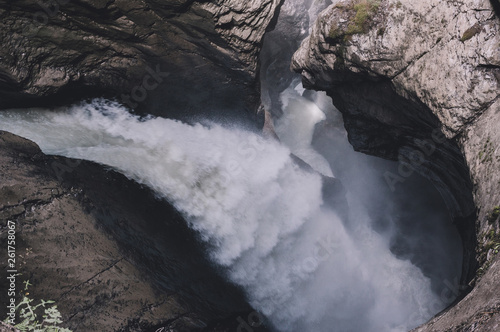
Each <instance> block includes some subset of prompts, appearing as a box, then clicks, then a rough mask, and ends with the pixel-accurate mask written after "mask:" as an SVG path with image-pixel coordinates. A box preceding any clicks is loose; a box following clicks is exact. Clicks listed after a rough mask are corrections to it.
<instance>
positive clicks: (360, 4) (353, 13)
mask: <svg viewBox="0 0 500 332" xmlns="http://www.w3.org/2000/svg"><path fill="white" fill-rule="evenodd" d="M379 7H380V0H357V1H356V2H355V3H354V4H353V5H350V6H348V7H346V6H343V5H337V6H336V7H335V8H338V9H341V10H344V11H346V12H349V13H350V14H349V22H348V25H347V28H346V29H345V30H344V29H342V28H340V27H338V26H336V25H332V27H331V28H330V31H329V33H328V37H329V38H330V39H332V40H333V41H337V42H338V41H341V40H344V41H347V40H349V38H350V37H351V36H353V35H355V34H360V33H366V32H368V30H369V28H370V23H371V22H372V19H373V17H374V16H375V14H376V13H377V11H378V9H379ZM384 32H385V29H384V28H381V29H379V30H378V31H377V35H379V36H381V35H383V33H384Z"/></svg>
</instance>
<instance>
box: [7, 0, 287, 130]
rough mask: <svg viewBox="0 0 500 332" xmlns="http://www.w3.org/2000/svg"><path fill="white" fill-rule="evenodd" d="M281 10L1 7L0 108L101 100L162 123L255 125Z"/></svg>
mask: <svg viewBox="0 0 500 332" xmlns="http://www.w3.org/2000/svg"><path fill="white" fill-rule="evenodd" d="M279 3H280V0H253V1H246V2H240V1H234V0H219V1H214V2H205V1H201V2H199V1H193V0H164V1H163V0H162V1H160V0H146V1H123V0H112V1H102V0H71V1H70V0H50V1H44V2H33V1H24V0H22V1H16V2H12V1H0V8H2V9H0V17H1V23H0V39H1V40H2V46H3V47H2V49H1V50H0V59H1V60H0V108H9V107H24V106H42V105H53V104H62V103H69V102H72V101H74V100H75V99H78V98H82V97H89V96H92V97H94V96H102V95H104V96H107V97H111V98H113V97H114V98H116V99H118V100H119V101H121V102H122V103H124V104H126V105H128V106H129V107H131V108H134V109H139V110H141V111H145V112H147V113H152V114H161V115H164V116H168V117H177V118H183V119H190V118H192V117H194V116H200V115H203V116H209V117H211V118H216V117H225V116H227V117H234V118H240V119H241V118H245V117H246V118H247V119H250V120H254V118H255V114H256V110H257V107H258V105H259V96H258V82H257V80H256V73H257V62H258V61H257V55H258V52H259V50H260V44H261V40H262V37H263V35H264V32H265V31H266V29H267V27H268V26H269V24H270V23H271V21H272V19H273V17H274V16H275V12H276V11H277V8H278V5H279Z"/></svg>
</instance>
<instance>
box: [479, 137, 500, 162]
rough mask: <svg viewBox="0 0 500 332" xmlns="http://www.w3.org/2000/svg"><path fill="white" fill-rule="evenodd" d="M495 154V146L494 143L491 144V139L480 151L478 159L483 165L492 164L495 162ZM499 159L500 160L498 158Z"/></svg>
mask: <svg viewBox="0 0 500 332" xmlns="http://www.w3.org/2000/svg"><path fill="white" fill-rule="evenodd" d="M494 152H495V147H494V146H493V142H491V140H490V138H489V137H488V139H487V140H486V143H484V146H483V148H482V149H481V151H479V154H478V157H479V161H480V162H481V163H485V162H491V161H493V154H494ZM497 159H498V158H497Z"/></svg>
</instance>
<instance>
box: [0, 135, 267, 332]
mask: <svg viewBox="0 0 500 332" xmlns="http://www.w3.org/2000/svg"><path fill="white" fill-rule="evenodd" d="M0 170H1V171H0V229H2V231H1V232H0V242H1V243H3V244H4V243H6V237H7V232H6V231H5V229H6V224H7V221H13V222H14V223H15V225H16V254H17V261H16V265H17V266H16V268H17V270H18V272H19V273H21V275H19V276H18V277H17V291H16V293H17V294H19V295H18V299H17V300H18V301H19V300H20V294H21V289H22V287H23V283H22V281H26V280H29V281H30V283H31V284H32V286H31V287H30V289H29V293H30V294H29V297H30V298H32V299H35V303H38V301H39V300H41V299H44V300H54V301H56V304H57V305H58V309H59V310H60V312H61V314H62V320H63V321H64V326H65V327H68V328H70V329H72V330H74V331H151V332H153V331H156V330H158V329H160V328H161V327H163V328H164V330H169V329H172V330H175V331H222V330H223V328H225V327H231V326H237V325H238V320H237V317H238V316H239V315H240V314H241V315H243V314H244V313H246V314H245V315H248V312H250V311H251V308H250V307H249V305H248V304H246V302H245V300H244V298H243V295H242V294H241V292H240V291H239V290H238V289H235V287H234V286H231V285H229V284H228V283H226V282H225V281H224V280H223V279H222V277H221V276H220V275H219V274H218V273H217V272H216V271H214V269H213V268H212V267H211V265H210V263H209V261H208V258H206V256H205V254H204V248H202V247H201V245H199V244H198V243H199V242H198V241H197V240H196V234H194V232H193V231H191V230H190V229H188V228H187V226H186V223H185V221H184V220H183V218H182V217H181V216H180V215H179V214H178V213H177V212H176V211H175V209H174V208H173V207H171V206H170V205H169V204H168V203H166V202H164V201H158V200H157V199H156V198H155V197H154V195H153V194H152V193H151V192H150V191H149V190H148V189H146V188H142V187H141V186H140V185H138V184H136V183H134V182H132V181H130V180H128V179H126V178H125V177H124V176H122V175H120V174H118V173H115V172H113V171H110V170H106V169H104V168H103V167H102V166H100V165H97V164H94V163H90V162H83V161H78V160H71V159H66V158H60V157H50V156H46V155H44V154H43V153H42V152H41V151H40V149H39V148H38V146H36V145H35V144H34V143H32V142H30V141H28V140H25V139H22V138H20V137H17V136H14V135H12V134H9V133H6V132H0ZM6 255H7V251H6V250H2V251H1V256H0V258H1V260H0V261H1V262H7V258H6ZM2 270H3V271H5V270H6V268H5V266H2ZM2 278H5V274H3V276H2ZM6 286H7V285H6V283H3V282H2V283H0V292H2V294H7V291H6ZM7 301H8V299H7V297H6V296H2V297H1V300H0V306H1V307H2V308H5V305H6V303H7ZM0 314H1V315H5V312H4V310H0ZM245 317H246V316H245ZM3 318H4V317H2V319H3ZM211 326H220V327H221V328H220V330H214V329H213V328H212V327H211ZM1 329H2V327H0V330H1ZM235 329H236V327H235V328H232V329H231V330H232V331H234V330H235ZM264 330H265V329H264V328H262V329H261V330H260V331H264ZM256 331H257V330H256Z"/></svg>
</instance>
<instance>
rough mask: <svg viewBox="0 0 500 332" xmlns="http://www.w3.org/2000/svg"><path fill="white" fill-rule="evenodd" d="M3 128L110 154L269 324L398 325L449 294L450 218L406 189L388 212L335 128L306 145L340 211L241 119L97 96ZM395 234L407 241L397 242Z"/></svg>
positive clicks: (65, 147)
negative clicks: (155, 112)
mask: <svg viewBox="0 0 500 332" xmlns="http://www.w3.org/2000/svg"><path fill="white" fill-rule="evenodd" d="M296 97H297V98H305V97H303V96H301V95H299V94H298V95H297V96H296ZM309 101H310V99H309ZM304 102H305V101H304ZM306 104H307V103H306ZM313 104H314V106H315V107H318V108H319V109H321V107H319V106H318V105H317V104H320V103H313ZM290 105H292V104H290ZM307 105H311V106H312V104H307ZM320 105H321V104H320ZM315 111H317V110H315ZM322 112H325V113H324V117H325V119H326V120H327V119H329V118H331V117H333V118H335V114H330V113H329V112H326V111H325V110H322ZM307 123H308V126H309V128H310V126H311V124H313V129H314V121H312V122H307ZM278 127H279V126H278ZM0 129H2V130H7V131H10V132H13V133H15V134H18V135H20V136H23V137H26V138H28V139H31V140H33V141H35V142H36V143H38V144H39V145H40V147H41V149H42V150H43V151H44V152H45V153H47V154H57V155H62V156H67V157H73V158H81V159H86V160H91V161H95V162H98V163H101V164H104V165H108V166H110V167H113V168H114V169H116V170H118V171H120V172H122V173H123V174H125V175H126V176H127V177H129V178H130V179H133V180H135V181H137V182H139V183H142V184H144V185H146V186H148V187H150V188H151V189H152V190H154V192H155V193H156V194H157V195H158V196H159V197H161V198H163V199H166V200H168V201H169V202H171V203H172V204H173V205H174V206H175V207H176V208H177V209H178V210H179V211H180V212H181V213H182V214H183V215H184V217H185V218H186V220H187V221H188V223H189V225H190V227H191V228H193V229H194V230H196V231H197V232H198V234H199V236H200V240H201V241H203V242H205V243H206V244H207V246H208V248H209V250H208V255H209V257H210V258H211V260H212V261H213V262H214V264H216V265H218V266H219V267H220V269H222V271H223V274H224V276H225V277H226V278H228V279H229V280H230V281H232V282H233V283H235V284H236V285H238V286H240V287H241V288H242V289H243V290H244V291H245V294H246V295H247V298H248V301H249V303H250V304H251V305H252V306H253V307H254V308H255V309H256V310H257V311H258V312H259V315H262V316H261V317H263V318H262V320H263V321H264V320H266V321H267V322H268V324H270V325H271V326H272V328H273V329H275V330H276V331H297V332H298V331H353V332H354V331H369V332H370V331H373V332H379V331H407V330H409V329H411V328H412V327H415V326H417V325H418V324H420V323H423V322H425V321H426V320H427V319H429V318H430V317H431V316H432V315H433V314H435V313H437V312H438V311H439V310H442V309H443V308H445V306H446V305H447V304H449V303H448V302H447V301H448V300H449V299H448V298H444V297H443V295H442V294H441V293H440V292H441V290H442V289H440V286H439V280H440V278H442V277H443V276H445V277H446V278H449V277H451V276H458V272H457V271H459V267H460V266H459V265H460V264H458V266H457V271H453V273H452V271H451V270H453V269H450V270H447V269H446V268H443V266H444V265H446V264H443V262H442V261H440V260H439V259H438V258H439V257H440V255H448V254H450V256H449V257H445V258H448V259H450V257H457V256H459V255H457V253H456V252H454V253H452V252H451V247H452V246H450V243H451V242H453V241H452V240H450V241H449V243H447V242H446V241H443V240H444V239H446V236H445V237H443V238H442V236H444V235H446V234H445V233H446V232H447V231H449V230H450V229H452V226H451V225H448V226H446V225H447V224H446V220H445V219H443V220H441V219H440V216H439V214H436V213H434V211H432V210H430V209H429V211H427V212H426V213H424V212H422V211H421V213H419V214H413V211H417V210H419V209H420V208H422V207H424V206H425V204H419V203H418V202H419V199H418V193H416V192H415V193H410V197H412V196H413V195H414V198H415V200H414V201H412V202H413V203H412V204H414V205H415V207H409V208H408V210H407V212H408V214H409V216H398V215H397V213H395V212H397V211H400V210H398V207H399V205H398V202H397V201H393V202H391V203H389V202H390V200H388V201H387V202H385V199H386V197H387V199H389V198H390V197H389V196H383V193H384V191H386V190H385V189H384V188H386V186H384V184H383V183H381V181H380V179H379V178H378V177H377V174H378V171H379V168H377V166H374V165H376V163H377V162H379V161H378V160H377V161H375V162H373V160H372V159H371V158H368V157H366V156H361V155H360V154H358V153H355V152H354V151H352V149H351V150H350V151H349V146H348V145H345V146H344V144H347V143H346V142H345V141H339V142H338V143H337V144H338V145H339V146H338V149H337V147H334V149H331V148H332V146H331V145H330V143H325V145H322V143H317V144H319V148H316V149H317V150H318V151H320V150H321V148H325V149H326V150H328V151H333V152H331V153H333V154H332V155H328V153H325V152H324V155H325V156H326V157H327V158H326V159H329V161H333V160H336V161H337V162H331V164H332V165H333V166H334V167H333V172H332V174H334V175H335V176H337V177H339V178H340V179H341V180H342V181H344V186H346V187H347V188H348V201H349V210H350V216H349V218H348V220H341V219H340V218H339V217H338V215H337V213H336V211H335V210H334V209H333V208H332V207H331V206H328V204H327V202H324V201H323V199H322V179H321V176H320V175H319V174H318V173H316V172H311V171H307V170H304V169H302V168H301V167H299V166H298V165H297V164H296V163H295V162H294V160H293V159H292V158H291V157H290V152H291V151H290V149H289V148H287V147H285V146H284V145H283V144H280V143H279V142H277V141H275V140H272V139H265V138H262V137H261V136H259V135H257V134H255V133H252V132H249V131H245V130H243V129H238V128H224V127H221V126H219V125H217V124H212V125H210V126H202V125H194V126H190V125H187V124H184V123H181V122H178V121H174V120H169V119H163V118H154V117H146V118H139V117H137V116H134V115H132V114H130V113H129V112H128V110H127V109H126V108H124V107H123V106H121V105H119V104H117V103H114V102H109V101H105V100H95V101H93V102H91V103H82V104H78V105H74V106H71V107H67V108H61V109H58V110H55V111H54V110H44V109H31V110H11V111H6V112H1V113H0ZM302 129H303V133H304V135H305V136H307V135H306V133H307V132H308V129H307V128H302ZM309 134H311V132H309ZM319 141H321V140H319ZM319 141H318V142H319ZM311 142H312V143H313V145H314V139H313V140H311ZM342 147H343V148H345V150H342ZM318 154H319V153H318ZM335 154H341V155H342V158H337V156H336V155H335ZM326 159H325V160H326ZM330 159H331V160H330ZM381 164H382V165H383V167H386V165H385V164H386V162H381ZM322 166H324V164H322ZM381 167H382V166H381ZM358 172H359V173H358ZM402 200H403V201H404V202H406V203H408V201H406V198H404V199H403V198H402ZM406 203H405V204H406ZM384 206H385V207H384ZM381 207H384V208H381ZM379 208H380V209H379ZM374 215H376V217H374ZM427 218H429V219H427ZM418 230H421V232H419V231H418ZM400 239H404V240H405V242H404V243H405V245H406V246H405V247H404V249H405V250H396V249H395V248H399V247H402V245H401V243H403V242H402V240H400ZM422 239H426V242H425V243H421V241H422ZM457 241H458V240H457ZM428 243H432V245H431V246H429V245H427V244H428ZM448 246H450V247H449V248H448ZM442 250H445V251H444V253H441V254H439V253H440V251H442ZM427 255H429V256H430V255H437V257H436V259H435V261H434V262H433V261H432V260H431V261H426V260H425V259H424V258H425V257H427ZM421 258H422V259H424V261H423V262H421V261H420V260H421ZM445 261H446V260H445ZM457 261H458V262H459V258H457ZM427 265H429V266H427ZM450 280H451V279H450ZM443 282H444V281H443ZM433 283H436V286H435V287H433ZM264 317H265V318H264Z"/></svg>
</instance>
